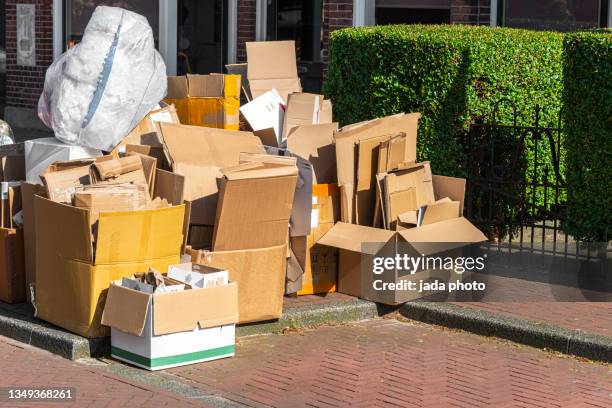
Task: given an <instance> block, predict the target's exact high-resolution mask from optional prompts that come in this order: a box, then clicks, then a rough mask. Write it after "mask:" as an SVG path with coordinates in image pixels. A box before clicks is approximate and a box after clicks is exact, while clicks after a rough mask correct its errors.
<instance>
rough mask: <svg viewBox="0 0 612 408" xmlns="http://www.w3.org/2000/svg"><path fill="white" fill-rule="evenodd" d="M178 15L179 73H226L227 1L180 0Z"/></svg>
mask: <svg viewBox="0 0 612 408" xmlns="http://www.w3.org/2000/svg"><path fill="white" fill-rule="evenodd" d="M177 15H178V21H177V30H178V32H177V51H178V55H177V58H178V59H177V64H176V73H177V75H184V74H187V73H191V74H210V73H212V72H223V67H224V65H225V64H226V63H227V18H226V16H227V1H226V0H210V1H201V0H179V2H178V13H177Z"/></svg>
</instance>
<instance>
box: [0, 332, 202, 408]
mask: <svg viewBox="0 0 612 408" xmlns="http://www.w3.org/2000/svg"><path fill="white" fill-rule="evenodd" d="M0 387H34V388H36V387H74V388H75V391H76V400H75V401H74V402H73V403H72V404H62V403H58V402H52V403H51V402H50V403H47V404H44V405H45V406H49V407H64V406H75V407H94V406H95V407H111V406H112V407H196V406H201V405H197V404H195V403H194V402H192V401H189V400H187V399H186V398H182V397H181V396H178V395H172V394H169V393H167V392H164V391H161V390H157V389H155V388H151V387H148V386H145V385H142V384H140V383H137V382H135V381H131V380H130V379H127V378H123V377H117V376H113V375H109V374H107V373H104V372H102V371H101V370H99V369H96V368H95V367H94V366H86V365H84V364H79V363H76V362H72V361H69V360H65V359H63V358H61V357H58V356H55V355H53V354H51V353H48V352H46V351H42V350H40V349H37V348H34V347H30V346H27V345H24V344H22V343H18V342H15V341H13V340H9V339H7V338H5V337H1V336H0ZM0 406H2V407H4V406H6V407H9V406H11V407H24V408H25V407H40V406H41V404H40V403H39V404H36V403H31V404H30V403H25V402H18V403H8V402H7V401H2V400H0Z"/></svg>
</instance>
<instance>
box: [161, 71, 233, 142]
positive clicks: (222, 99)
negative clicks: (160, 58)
mask: <svg viewBox="0 0 612 408" xmlns="http://www.w3.org/2000/svg"><path fill="white" fill-rule="evenodd" d="M240 86H241V82H240V75H223V74H210V75H190V74H188V75H186V76H170V77H168V95H167V96H166V98H165V102H166V103H168V104H174V105H175V106H176V111H177V114H178V116H179V118H180V122H181V123H183V124H186V125H193V126H207V127H213V128H219V129H230V130H238V109H239V108H240Z"/></svg>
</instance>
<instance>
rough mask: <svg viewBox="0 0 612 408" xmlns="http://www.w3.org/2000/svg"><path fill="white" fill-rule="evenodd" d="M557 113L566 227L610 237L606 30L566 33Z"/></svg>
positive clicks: (611, 142)
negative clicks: (562, 133) (562, 135)
mask: <svg viewBox="0 0 612 408" xmlns="http://www.w3.org/2000/svg"><path fill="white" fill-rule="evenodd" d="M564 49H565V62H564V77H565V81H564V82H565V86H564V94H563V100H564V104H565V109H564V111H563V118H564V123H565V129H566V139H565V149H566V154H567V176H566V177H567V183H568V197H567V199H568V201H567V226H566V227H567V230H568V232H569V233H570V234H572V235H573V236H575V237H576V238H579V239H585V240H593V241H607V240H610V239H612V35H611V32H610V31H607V30H605V31H598V32H581V33H573V34H568V35H567V36H566V37H565V41H564Z"/></svg>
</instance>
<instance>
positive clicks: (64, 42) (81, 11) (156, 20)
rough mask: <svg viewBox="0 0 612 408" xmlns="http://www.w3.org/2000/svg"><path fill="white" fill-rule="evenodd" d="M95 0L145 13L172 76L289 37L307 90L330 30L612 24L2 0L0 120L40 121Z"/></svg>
mask: <svg viewBox="0 0 612 408" xmlns="http://www.w3.org/2000/svg"><path fill="white" fill-rule="evenodd" d="M99 4H106V5H120V6H122V7H125V8H129V9H132V10H134V11H136V12H138V13H140V14H143V15H144V16H146V17H147V19H148V20H149V23H150V24H151V27H152V28H153V32H154V36H155V41H156V44H157V47H158V49H159V51H160V52H161V54H162V55H163V56H164V59H165V61H166V65H167V67H168V73H169V74H184V73H202V74H205V73H210V72H223V69H224V66H225V64H231V63H240V62H245V61H246V49H245V43H246V42H248V41H263V40H286V39H291V40H295V41H296V50H297V57H298V67H299V68H298V69H299V73H300V76H301V78H302V83H303V85H304V88H305V89H306V90H309V91H318V90H319V89H320V86H321V83H322V80H323V72H324V67H325V63H326V60H327V58H328V43H329V35H330V33H331V32H333V31H334V30H337V29H340V28H344V27H350V26H362V25H374V24H402V23H406V24H414V23H423V24H476V25H489V26H493V27H495V26H508V27H520V28H530V29H538V30H541V29H546V30H558V31H571V30H577V29H583V28H593V27H601V26H610V20H611V19H612V11H611V7H610V0H538V1H533V0H353V1H351V0H308V1H306V0H123V1H113V0H106V1H105V0H0V21H3V22H4V23H5V24H1V25H0V117H1V116H2V112H3V110H4V117H5V118H6V119H7V121H9V123H11V124H12V125H13V126H17V127H31V126H37V125H40V124H37V120H36V105H37V101H38V97H39V95H40V93H41V91H42V86H43V83H44V74H45V70H46V68H47V67H48V66H49V65H50V64H51V62H52V61H53V60H54V59H55V58H57V57H58V56H59V55H61V54H62V53H63V52H64V51H65V50H66V49H67V48H68V47H70V46H72V45H74V44H76V43H77V42H78V41H80V38H81V36H82V34H83V31H84V28H85V26H86V24H87V21H88V20H89V17H90V16H91V13H92V12H93V9H94V8H95V7H96V6H97V5H99Z"/></svg>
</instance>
